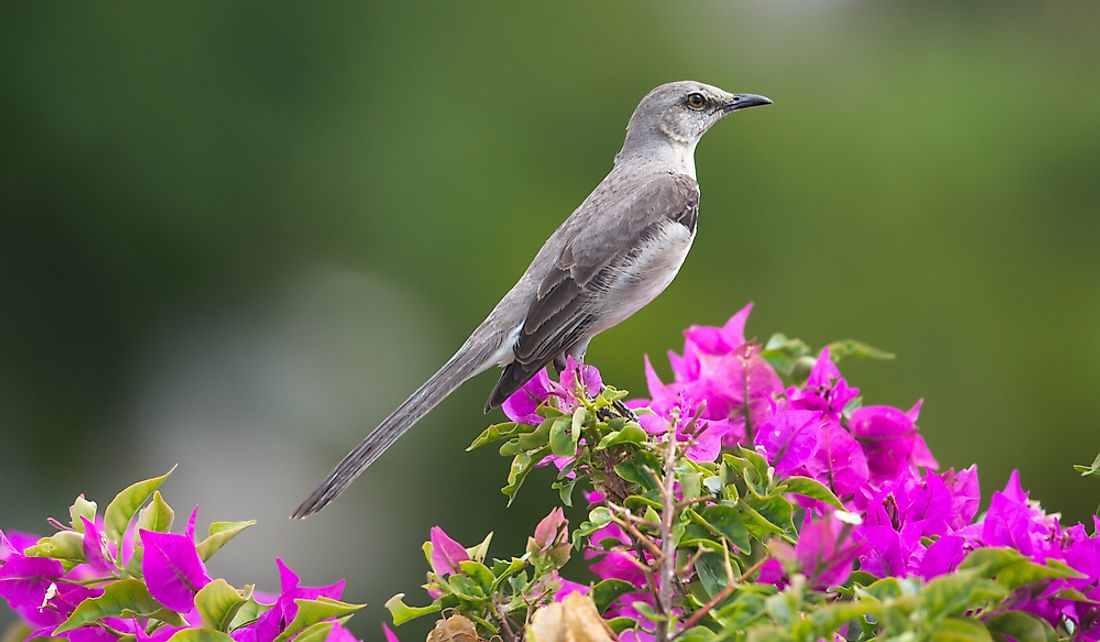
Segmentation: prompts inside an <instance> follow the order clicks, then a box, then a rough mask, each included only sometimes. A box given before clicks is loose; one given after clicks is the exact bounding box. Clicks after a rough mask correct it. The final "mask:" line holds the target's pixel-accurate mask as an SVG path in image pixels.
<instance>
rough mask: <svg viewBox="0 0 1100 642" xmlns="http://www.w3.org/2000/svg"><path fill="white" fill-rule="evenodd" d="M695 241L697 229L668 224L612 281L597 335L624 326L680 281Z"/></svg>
mask: <svg viewBox="0 0 1100 642" xmlns="http://www.w3.org/2000/svg"><path fill="white" fill-rule="evenodd" d="M694 240H695V232H694V231H693V230H688V228H686V227H684V226H683V225H681V224H680V223H677V222H675V221H671V220H669V221H668V222H666V223H665V225H664V226H663V227H662V228H661V229H660V231H659V232H658V233H657V234H655V235H654V236H653V238H652V239H650V240H649V241H648V242H647V243H646V244H645V245H644V246H642V247H641V248H640V251H639V252H638V253H637V257H636V258H635V259H634V260H633V261H631V262H629V263H627V264H624V265H623V266H622V271H621V272H620V273H619V274H618V276H617V277H616V278H615V280H614V281H612V283H611V285H610V287H609V289H608V291H607V294H606V295H605V296H604V300H603V301H602V305H601V306H600V307H601V308H602V311H603V314H601V315H600V316H601V321H600V323H599V325H598V326H597V329H596V332H601V331H603V330H606V329H607V328H610V327H611V326H614V325H616V324H618V323H621V322H622V321H624V320H626V319H627V317H629V316H631V315H632V314H634V313H635V312H637V311H638V310H641V309H642V308H643V307H645V306H646V305H648V304H649V302H650V301H652V300H653V299H655V298H657V295H658V294H660V293H661V292H664V290H665V288H667V287H668V285H669V284H670V283H672V280H673V279H675V278H676V274H677V273H678V272H679V271H680V266H682V265H683V264H684V259H685V258H687V254H688V250H690V249H691V243H692V241H694Z"/></svg>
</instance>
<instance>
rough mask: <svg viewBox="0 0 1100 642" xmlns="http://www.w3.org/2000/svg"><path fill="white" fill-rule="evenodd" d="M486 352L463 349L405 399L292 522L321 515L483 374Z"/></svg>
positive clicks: (324, 484)
mask: <svg viewBox="0 0 1100 642" xmlns="http://www.w3.org/2000/svg"><path fill="white" fill-rule="evenodd" d="M485 352H486V351H485V350H478V349H476V348H473V347H471V346H464V347H463V349H462V350H459V351H458V353H457V354H455V356H453V357H451V359H450V360H449V361H448V362H447V363H445V364H444V365H443V367H442V368H440V369H439V371H438V372H436V373H435V374H434V375H432V376H431V378H430V379H428V380H427V381H426V382H424V385H422V386H420V387H419V388H417V390H416V392H414V393H412V395H411V396H410V397H409V398H408V399H406V400H405V402H404V403H402V404H401V405H400V406H398V407H397V410H394V411H393V413H391V414H390V416H389V417H386V419H385V420H383V421H382V423H381V424H379V425H378V427H377V428H375V429H374V430H373V431H371V433H370V434H369V435H367V437H366V438H365V439H363V441H361V442H359V445H358V446H356V447H355V449H354V450H352V451H351V452H350V453H348V454H347V456H346V457H344V459H343V461H341V462H340V463H339V464H338V465H337V466H336V468H334V469H333V471H332V472H331V473H329V475H328V477H326V478H325V481H324V482H322V483H321V485H320V486H318V487H317V488H316V489H315V490H314V491H313V493H312V494H311V495H310V496H309V498H308V499H306V500H305V501H304V502H302V505H301V506H299V507H298V509H297V510H295V511H294V514H293V515H291V517H292V518H293V519H305V518H306V517H309V516H310V515H313V514H314V513H317V512H319V511H320V510H321V509H323V508H324V507H325V506H327V505H328V504H329V502H331V501H332V500H334V499H336V498H337V497H339V496H340V494H341V493H343V492H344V491H345V490H346V489H347V487H348V486H350V485H351V483H352V482H353V481H355V478H356V477H358V476H359V475H360V473H362V472H363V471H364V470H366V469H367V467H368V466H370V465H371V464H372V463H374V461H375V460H376V459H378V457H379V456H381V455H382V453H384V452H385V451H386V449H387V448H389V447H390V446H392V445H393V444H394V442H396V441H397V440H398V439H399V438H400V437H401V435H403V434H405V432H406V431H408V429H409V428H411V427H412V425H413V424H415V423H416V422H417V421H418V420H420V418H421V417H423V416H424V415H426V414H428V412H429V411H430V410H431V409H432V408H434V407H436V406H437V405H438V404H439V402H441V401H443V400H444V399H446V398H447V396H448V395H450V394H451V393H452V392H453V391H454V390H455V388H457V387H459V386H460V385H462V384H463V383H464V382H466V381H467V380H468V379H470V378H471V377H473V376H475V375H477V374H479V373H481V372H484V371H485V370H487V369H488V368H489V367H491V366H492V365H493V364H492V363H491V362H488V361H487V359H486V357H487V355H486V354H485Z"/></svg>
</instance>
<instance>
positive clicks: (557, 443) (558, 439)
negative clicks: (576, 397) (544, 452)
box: [550, 408, 584, 457]
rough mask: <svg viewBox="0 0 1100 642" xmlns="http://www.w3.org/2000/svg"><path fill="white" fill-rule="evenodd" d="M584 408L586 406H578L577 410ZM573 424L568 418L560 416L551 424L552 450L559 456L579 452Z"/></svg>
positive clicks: (572, 454)
mask: <svg viewBox="0 0 1100 642" xmlns="http://www.w3.org/2000/svg"><path fill="white" fill-rule="evenodd" d="M583 410H584V408H578V409H577V412H581V411H583ZM571 425H572V424H571V423H570V422H569V421H568V420H567V419H565V418H564V417H560V418H558V419H556V420H555V421H554V423H553V424H552V425H551V426H550V452H552V453H554V454H555V455H557V456H558V457H572V456H574V455H576V454H577V442H576V441H575V440H574V439H573V434H574V433H573V430H572V428H571ZM578 436H579V433H578Z"/></svg>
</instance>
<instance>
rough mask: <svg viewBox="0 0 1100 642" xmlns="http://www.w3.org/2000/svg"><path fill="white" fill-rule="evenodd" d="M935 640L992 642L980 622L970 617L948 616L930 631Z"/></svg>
mask: <svg viewBox="0 0 1100 642" xmlns="http://www.w3.org/2000/svg"><path fill="white" fill-rule="evenodd" d="M932 639H933V640H935V641H936V642H993V638H992V637H990V635H989V631H988V630H986V628H985V627H984V626H982V623H981V622H979V621H977V620H971V619H970V618H957V617H950V618H947V619H946V620H944V621H943V622H940V624H939V626H937V627H936V629H935V630H934V631H932Z"/></svg>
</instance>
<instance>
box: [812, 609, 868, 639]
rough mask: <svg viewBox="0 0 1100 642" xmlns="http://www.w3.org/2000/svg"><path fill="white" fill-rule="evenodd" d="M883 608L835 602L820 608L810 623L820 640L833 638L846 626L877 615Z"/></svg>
mask: <svg viewBox="0 0 1100 642" xmlns="http://www.w3.org/2000/svg"><path fill="white" fill-rule="evenodd" d="M880 609H881V606H880V605H879V604H876V603H875V602H871V601H867V602H835V603H833V604H829V605H826V606H819V607H817V608H815V609H814V610H813V612H812V613H811V614H810V621H811V622H812V623H813V625H814V628H815V631H814V633H815V635H816V637H818V638H830V639H831V638H832V637H833V633H835V632H836V631H837V630H838V629H840V628H841V627H842V626H844V625H845V624H848V623H849V622H852V621H854V620H858V619H859V618H862V617H864V616H866V615H877V614H878V612H879V610H880Z"/></svg>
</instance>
